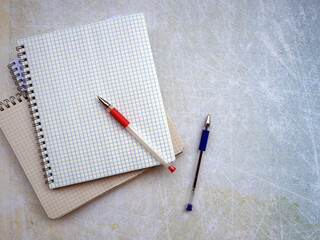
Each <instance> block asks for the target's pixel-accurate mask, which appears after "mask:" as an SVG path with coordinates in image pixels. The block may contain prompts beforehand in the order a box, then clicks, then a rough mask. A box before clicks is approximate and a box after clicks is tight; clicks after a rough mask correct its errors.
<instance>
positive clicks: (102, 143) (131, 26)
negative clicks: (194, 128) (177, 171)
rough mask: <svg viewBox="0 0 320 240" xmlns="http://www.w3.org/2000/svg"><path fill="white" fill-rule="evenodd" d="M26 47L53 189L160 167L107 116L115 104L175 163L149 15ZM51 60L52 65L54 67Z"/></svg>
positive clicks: (47, 37) (41, 38)
mask: <svg viewBox="0 0 320 240" xmlns="http://www.w3.org/2000/svg"><path fill="white" fill-rule="evenodd" d="M18 44H19V45H24V48H25V52H26V56H27V59H28V65H29V69H30V73H31V79H32V80H31V81H32V84H33V89H34V95H35V98H36V103H37V108H38V111H39V115H40V121H41V125H42V129H43V133H44V140H45V142H46V148H47V151H48V156H49V160H50V166H51V169H52V174H53V179H54V182H53V183H51V184H50V188H58V187H62V186H67V185H70V184H75V183H80V182H85V181H89V180H93V179H98V178H102V177H107V176H112V175H116V174H120V173H124V172H129V171H134V170H138V169H143V168H148V167H152V166H155V165H159V164H158V162H157V161H156V160H155V159H154V158H153V157H152V156H151V154H150V153H148V152H147V151H146V150H145V149H144V148H143V147H142V146H141V145H140V144H139V143H138V142H137V141H136V140H135V139H134V138H133V137H132V136H131V135H130V134H129V133H128V132H126V131H125V130H124V129H123V128H122V127H121V125H119V124H118V123H117V122H116V121H115V120H114V119H112V117H111V116H110V115H109V114H108V113H107V111H106V110H105V108H104V107H103V106H102V105H101V103H100V102H99V101H98V99H97V95H99V96H101V97H103V98H104V99H107V100H108V101H109V102H111V103H113V104H114V105H115V106H116V107H117V109H118V110H119V111H120V112H122V113H123V114H124V116H126V117H127V118H128V119H129V120H130V121H131V124H132V125H133V127H135V129H137V130H138V131H139V132H140V133H142V135H143V136H144V137H145V138H146V139H148V141H150V143H151V144H152V145H153V146H155V147H156V148H157V151H158V152H159V153H160V154H161V155H162V156H163V157H164V158H165V159H167V160H168V161H169V162H172V161H174V159H175V156H174V152H173V147H172V142H171V139H170V133H169V128H168V124H167V121H166V115H165V111H164V107H163V102H162V97H161V92H160V88H159V83H158V79H157V75H156V70H155V66H154V62H153V57H152V52H151V48H150V43H149V38H148V33H147V29H146V23H145V20H144V16H143V14H135V15H131V16H126V17H120V18H115V19H110V20H107V21H102V22H97V23H93V24H89V25H85V26H79V27H75V28H71V29H66V30H63V31H57V32H53V33H48V34H42V35H38V36H34V37H30V38H26V39H22V40H19V41H18ZM48 62H49V64H48Z"/></svg>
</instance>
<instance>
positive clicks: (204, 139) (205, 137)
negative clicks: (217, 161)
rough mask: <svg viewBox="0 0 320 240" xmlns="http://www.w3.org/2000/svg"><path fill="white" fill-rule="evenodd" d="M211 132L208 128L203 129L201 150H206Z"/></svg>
mask: <svg viewBox="0 0 320 240" xmlns="http://www.w3.org/2000/svg"><path fill="white" fill-rule="evenodd" d="M209 132H210V131H208V130H202V135H201V141H200V146H199V150H200V151H205V150H206V147H207V142H208V137H209Z"/></svg>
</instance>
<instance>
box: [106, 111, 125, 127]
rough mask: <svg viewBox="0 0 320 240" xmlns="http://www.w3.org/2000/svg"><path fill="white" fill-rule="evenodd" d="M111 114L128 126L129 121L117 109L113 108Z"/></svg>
mask: <svg viewBox="0 0 320 240" xmlns="http://www.w3.org/2000/svg"><path fill="white" fill-rule="evenodd" d="M110 114H111V115H112V116H113V117H114V118H115V119H116V120H117V121H118V122H119V123H120V124H121V125H122V126H123V127H126V126H128V125H129V123H130V122H129V121H128V120H127V119H126V118H125V117H124V116H123V115H122V114H121V113H120V112H119V111H118V110H117V109H116V108H112V109H111V110H110Z"/></svg>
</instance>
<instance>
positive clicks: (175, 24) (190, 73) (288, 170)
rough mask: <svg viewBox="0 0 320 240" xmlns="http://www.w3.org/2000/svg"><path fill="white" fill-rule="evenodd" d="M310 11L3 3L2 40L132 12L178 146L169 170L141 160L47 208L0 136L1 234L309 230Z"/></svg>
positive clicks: (315, 74)
mask: <svg viewBox="0 0 320 240" xmlns="http://www.w3.org/2000/svg"><path fill="white" fill-rule="evenodd" d="M319 10H320V2H317V1H303V2H298V1H237V2H236V1H220V2H219V1H188V2H187V1H109V2H104V1H92V2H91V1H90V2H87V1H78V2H72V1H43V2H40V1H39V2H34V1H28V2H19V1H13V2H12V3H11V7H10V19H9V20H10V42H9V47H10V48H12V49H13V48H14V46H15V42H16V40H17V39H19V38H21V37H26V36H31V35H34V34H39V33H44V32H49V31H54V30H58V29H63V28H66V27H72V26H75V25H81V24H86V23H90V22H94V21H98V20H102V19H104V18H105V17H106V16H108V17H112V16H121V15H127V14H133V13H137V12H143V13H144V14H145V17H146V21H147V26H148V30H149V35H150V41H151V45H152V50H153V53H154V58H155V63H156V68H157V72H158V75H159V81H160V85H161V90H162V94H163V98H164V102H165V106H166V108H167V110H168V112H169V113H170V115H171V116H172V119H173V121H174V122H175V124H176V125H177V127H178V129H179V131H180V133H181V135H182V137H183V139H184V141H185V145H186V149H185V152H184V153H183V155H181V156H180V157H179V158H178V160H177V162H176V166H177V169H178V170H177V172H176V173H175V174H174V175H171V176H170V175H168V174H167V172H166V170H165V169H161V168H158V169H155V170H152V171H150V172H148V173H146V174H144V175H143V176H141V177H139V178H138V179H136V180H134V181H133V182H130V183H128V184H126V185H124V186H122V187H120V188H118V189H117V190H115V191H113V192H111V193H110V194H107V195H105V196H103V197H101V198H99V199H97V200H95V201H93V202H91V203H90V204H88V205H86V206H85V207H83V208H81V209H79V210H77V211H75V212H73V213H71V214H69V215H67V216H66V217H64V218H62V219H59V220H49V219H47V218H46V216H45V213H44V211H43V210H42V208H41V206H40V204H39V202H38V201H37V199H36V197H35V195H34V194H33V192H32V189H31V187H30V186H29V185H28V182H26V178H25V176H24V175H23V174H22V170H21V169H20V167H19V165H18V163H17V161H16V160H15V159H14V156H13V153H12V152H11V150H10V148H9V146H8V144H7V143H6V141H5V139H4V137H3V136H2V134H1V148H0V149H1V152H2V153H3V154H2V155H1V158H2V159H1V160H2V162H3V161H4V163H2V164H1V167H2V170H1V173H3V174H1V176H0V184H1V186H2V187H1V189H0V193H1V197H0V221H1V222H0V223H1V227H0V228H2V230H1V231H0V238H1V236H3V237H4V238H9V237H10V238H12V237H23V238H29V239H33V238H39V239H45V238H46V239H48V238H53V239H58V238H67V239H103V238H110V239H113V238H115V239H319V238H320V225H319V224H320V208H319V203H320V200H319V197H320V169H319V151H320V146H319V144H320V129H319V127H320V126H319V125H320V106H319V104H320V98H319V81H320V72H319V65H320V48H319V46H320V24H319V23H320V17H319V14H320V13H319ZM13 54H14V51H13V50H12V55H10V56H8V59H10V58H11V57H14V55H13ZM48 64H50V63H48ZM1 84H7V85H8V86H9V88H10V91H12V92H14V86H13V85H10V83H9V80H7V79H2V80H1ZM1 94H2V96H3V98H5V97H7V95H8V92H4V91H2V92H1ZM207 113H211V114H212V120H213V127H212V131H211V135H210V141H209V145H208V148H207V151H206V152H205V155H204V159H203V165H202V168H201V172H200V179H199V183H198V184H199V185H198V189H197V192H196V197H195V200H194V211H193V212H191V213H186V212H184V205H185V204H186V203H187V200H188V198H189V192H190V188H191V183H192V178H193V173H194V170H195V164H196V158H197V156H198V152H197V147H198V142H199V138H200V131H201V127H202V124H203V121H204V118H205V116H206V114H207ZM4 156H6V157H4ZM4 167H6V168H8V169H9V171H6V169H4ZM14 175H15V176H14Z"/></svg>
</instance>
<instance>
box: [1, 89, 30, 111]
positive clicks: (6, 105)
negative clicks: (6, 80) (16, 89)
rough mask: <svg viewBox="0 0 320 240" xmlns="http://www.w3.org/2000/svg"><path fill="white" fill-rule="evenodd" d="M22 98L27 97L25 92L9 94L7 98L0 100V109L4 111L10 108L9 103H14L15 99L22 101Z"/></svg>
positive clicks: (15, 102)
mask: <svg viewBox="0 0 320 240" xmlns="http://www.w3.org/2000/svg"><path fill="white" fill-rule="evenodd" d="M23 99H28V96H27V94H23V93H16V94H15V96H10V97H9V98H7V99H4V100H3V101H2V102H1V101H0V111H4V110H5V109H6V108H10V107H11V105H16V104H17V101H18V102H22V100H23Z"/></svg>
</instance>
